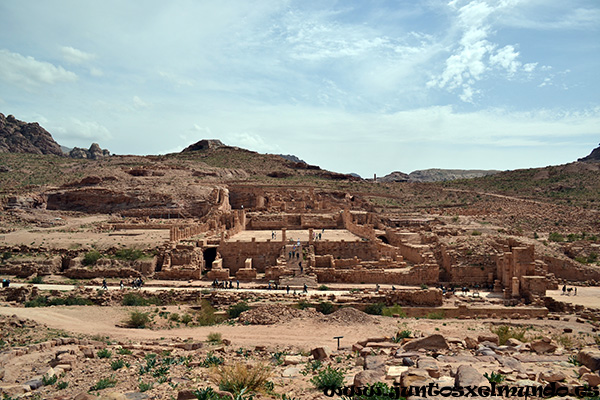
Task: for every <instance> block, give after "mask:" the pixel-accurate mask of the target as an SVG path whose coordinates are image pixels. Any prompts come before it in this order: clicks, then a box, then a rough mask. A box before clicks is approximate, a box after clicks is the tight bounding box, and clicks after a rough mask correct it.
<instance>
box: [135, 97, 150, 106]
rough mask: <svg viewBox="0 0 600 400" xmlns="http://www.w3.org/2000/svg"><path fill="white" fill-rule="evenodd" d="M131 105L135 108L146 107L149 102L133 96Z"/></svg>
mask: <svg viewBox="0 0 600 400" xmlns="http://www.w3.org/2000/svg"><path fill="white" fill-rule="evenodd" d="M133 106H134V107H135V108H148V107H150V103H147V102H145V101H144V100H142V99H141V98H140V97H138V96H133Z"/></svg>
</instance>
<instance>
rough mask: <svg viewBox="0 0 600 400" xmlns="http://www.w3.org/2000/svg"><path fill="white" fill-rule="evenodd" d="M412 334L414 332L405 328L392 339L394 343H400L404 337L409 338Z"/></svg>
mask: <svg viewBox="0 0 600 400" xmlns="http://www.w3.org/2000/svg"><path fill="white" fill-rule="evenodd" d="M410 335H412V332H411V331H409V330H408V329H405V330H403V331H401V332H398V333H396V336H394V337H393V338H392V341H393V342H394V343H400V342H401V341H402V339H406V338H409V337H410Z"/></svg>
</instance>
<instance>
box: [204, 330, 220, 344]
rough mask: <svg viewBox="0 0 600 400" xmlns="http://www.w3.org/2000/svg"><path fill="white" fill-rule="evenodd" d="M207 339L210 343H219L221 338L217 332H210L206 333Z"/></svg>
mask: <svg viewBox="0 0 600 400" xmlns="http://www.w3.org/2000/svg"><path fill="white" fill-rule="evenodd" d="M207 340H208V341H209V342H210V343H221V342H222V341H223V338H222V336H221V334H220V333H219V332H211V333H209V334H208V337H207Z"/></svg>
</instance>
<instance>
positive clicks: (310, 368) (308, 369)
mask: <svg viewBox="0 0 600 400" xmlns="http://www.w3.org/2000/svg"><path fill="white" fill-rule="evenodd" d="M321 368H323V363H322V362H321V361H320V360H311V361H309V362H308V363H306V365H305V366H304V369H303V370H302V371H300V373H301V374H302V375H304V376H306V375H308V374H314V373H316V372H318V371H319V370H320V369H321Z"/></svg>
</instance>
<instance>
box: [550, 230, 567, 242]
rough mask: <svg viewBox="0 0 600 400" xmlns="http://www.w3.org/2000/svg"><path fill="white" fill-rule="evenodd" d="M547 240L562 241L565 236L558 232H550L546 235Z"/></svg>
mask: <svg viewBox="0 0 600 400" xmlns="http://www.w3.org/2000/svg"><path fill="white" fill-rule="evenodd" d="M548 240H550V241H551V242H564V241H565V237H564V236H563V235H561V234H560V233H557V232H550V235H548Z"/></svg>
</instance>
